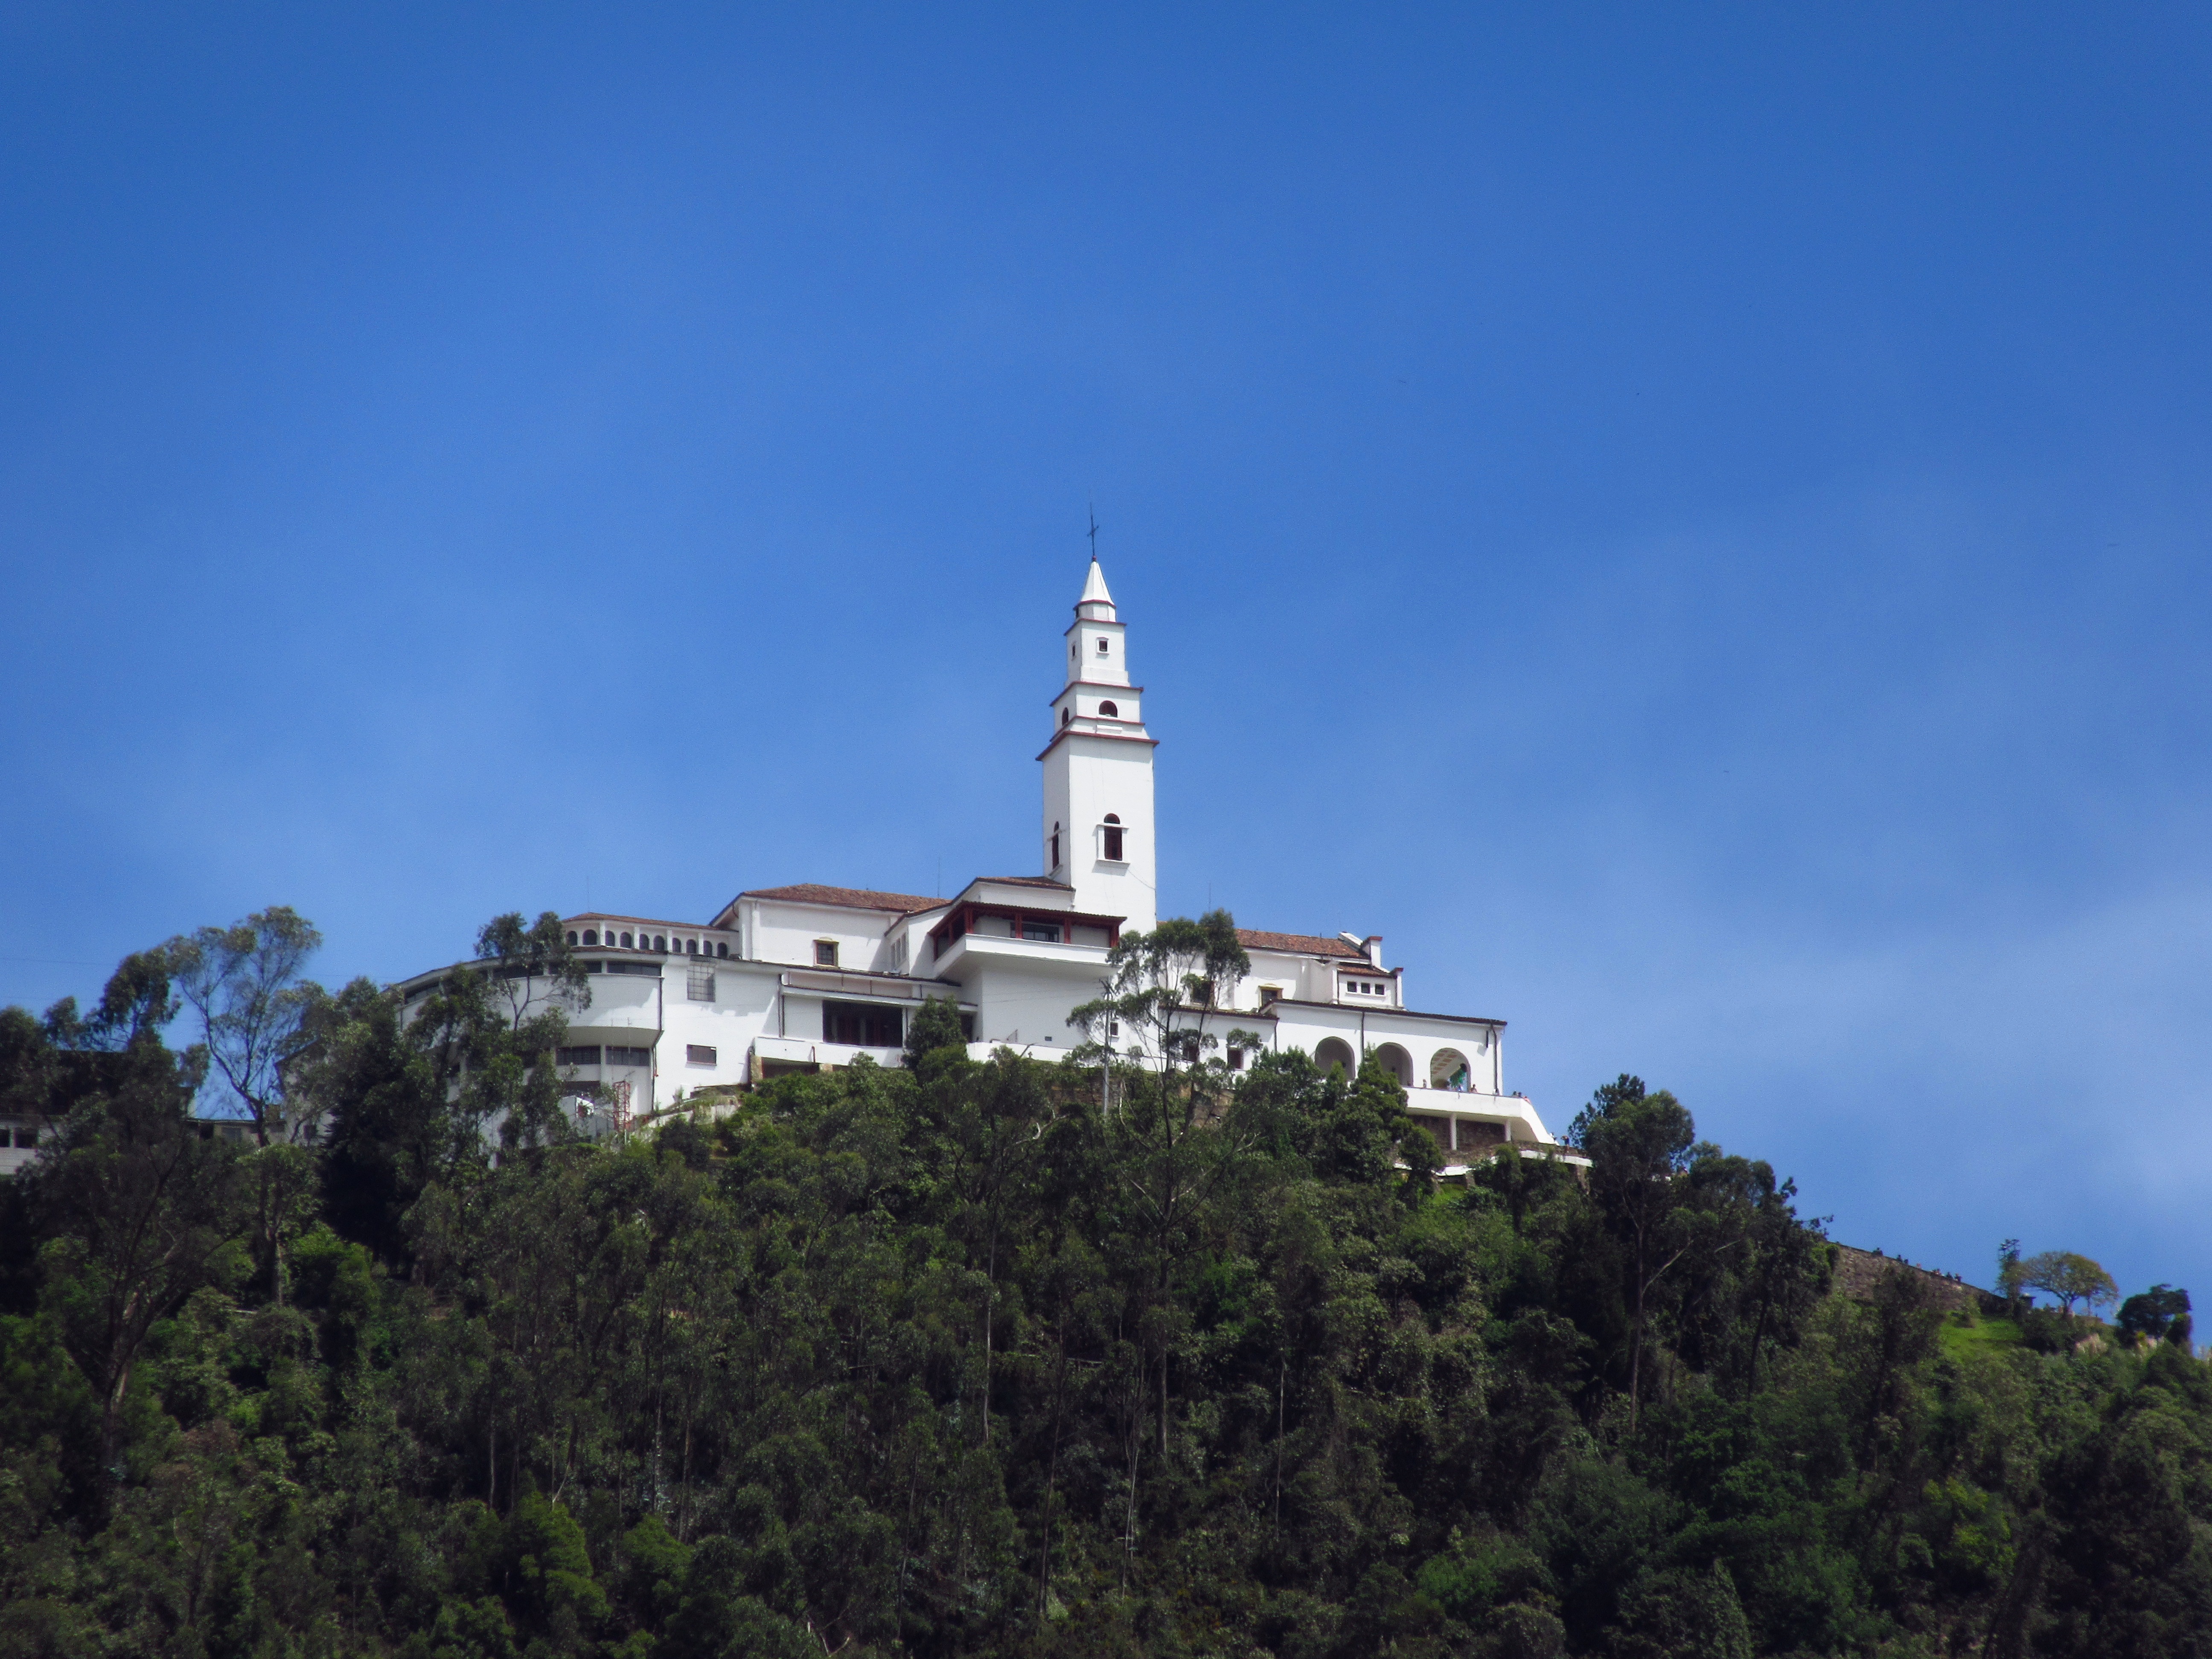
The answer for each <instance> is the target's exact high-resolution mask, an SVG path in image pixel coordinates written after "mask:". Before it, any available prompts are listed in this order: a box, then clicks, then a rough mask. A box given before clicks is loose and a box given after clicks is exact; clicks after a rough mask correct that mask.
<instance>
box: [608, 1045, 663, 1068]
mask: <svg viewBox="0 0 2212 1659" xmlns="http://www.w3.org/2000/svg"><path fill="white" fill-rule="evenodd" d="M607 1064H608V1065H610V1066H650V1065H652V1064H653V1050H652V1049H650V1048H615V1047H613V1046H611V1045H610V1046H609V1048H608V1049H607Z"/></svg>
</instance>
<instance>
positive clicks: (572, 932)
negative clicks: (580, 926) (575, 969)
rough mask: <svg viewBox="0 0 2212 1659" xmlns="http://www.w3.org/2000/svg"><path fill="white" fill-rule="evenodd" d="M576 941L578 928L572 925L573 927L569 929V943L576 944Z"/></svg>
mask: <svg viewBox="0 0 2212 1659" xmlns="http://www.w3.org/2000/svg"><path fill="white" fill-rule="evenodd" d="M575 942H576V930H575V929H574V928H573V927H571V928H570V929H569V930H568V943H569V944H571V945H574V943H575Z"/></svg>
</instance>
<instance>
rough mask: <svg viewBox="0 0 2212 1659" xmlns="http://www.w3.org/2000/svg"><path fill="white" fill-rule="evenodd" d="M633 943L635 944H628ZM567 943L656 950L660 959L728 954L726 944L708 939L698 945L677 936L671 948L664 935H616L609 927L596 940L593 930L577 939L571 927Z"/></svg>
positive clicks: (620, 948)
mask: <svg viewBox="0 0 2212 1659" xmlns="http://www.w3.org/2000/svg"><path fill="white" fill-rule="evenodd" d="M633 940H635V943H632V941H633ZM568 943H569V944H571V945H586V946H601V945H613V946H614V947H615V948H616V949H617V950H622V951H659V952H660V953H661V954H662V955H664V956H685V957H700V956H706V957H726V956H728V955H729V954H730V947H729V945H728V944H727V943H726V942H719V941H717V940H714V939H708V941H707V942H706V943H705V944H704V945H701V943H700V942H699V941H698V940H697V939H685V938H684V937H683V936H682V935H680V934H679V935H678V936H677V937H676V940H675V943H674V944H673V945H671V944H670V942H669V935H667V934H665V933H623V934H620V935H617V933H616V932H615V930H614V929H613V928H611V927H610V928H608V929H607V934H606V937H605V939H601V938H600V937H599V929H598V928H596V927H586V928H585V929H584V930H583V933H582V937H581V938H579V937H578V936H577V930H576V929H575V928H574V927H571V928H570V929H569V930H568Z"/></svg>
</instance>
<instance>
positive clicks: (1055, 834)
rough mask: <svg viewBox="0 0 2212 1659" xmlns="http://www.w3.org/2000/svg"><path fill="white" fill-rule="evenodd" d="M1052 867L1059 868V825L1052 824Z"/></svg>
mask: <svg viewBox="0 0 2212 1659" xmlns="http://www.w3.org/2000/svg"><path fill="white" fill-rule="evenodd" d="M1052 868H1053V869H1054V870H1057V869H1059V868H1060V826H1059V825H1058V824H1056V823H1055V824H1054V825H1053V826H1052Z"/></svg>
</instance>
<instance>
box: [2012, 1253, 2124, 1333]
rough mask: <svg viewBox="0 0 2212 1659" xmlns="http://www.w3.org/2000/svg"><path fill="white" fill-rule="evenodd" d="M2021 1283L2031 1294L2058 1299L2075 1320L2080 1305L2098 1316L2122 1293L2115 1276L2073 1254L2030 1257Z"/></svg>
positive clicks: (2024, 1267)
mask: <svg viewBox="0 0 2212 1659" xmlns="http://www.w3.org/2000/svg"><path fill="white" fill-rule="evenodd" d="M2020 1282H2021V1284H2022V1285H2026V1286H2027V1288H2028V1289H2029V1290H2031V1291H2042V1292H2043V1293H2044V1294H2045V1296H2050V1297H2057V1299H2058V1302H2059V1304H2060V1306H2062V1307H2063V1309H2064V1310H2065V1312H2066V1316H2067V1317H2068V1318H2069V1319H2071V1318H2072V1317H2073V1316H2074V1304H2075V1303H2076V1302H2080V1303H2082V1304H2086V1305H2087V1308H2088V1309H2089V1310H2091V1311H2092V1312H2093V1311H2095V1310H2097V1309H2099V1308H2100V1307H2102V1306H2104V1305H2105V1304H2106V1303H2108V1302H2111V1301H2112V1300H2113V1299H2114V1298H2115V1297H2118V1295H2119V1293H2120V1287H2119V1286H2118V1285H2115V1284H2114V1283H2113V1282H2112V1274H2110V1273H2106V1271H2105V1270H2104V1269H2103V1268H2102V1267H2099V1266H2098V1265H2097V1264H2096V1263H2095V1262H2093V1261H2090V1260H2089V1258H2088V1257H2087V1256H2086V1255H2075V1254H2074V1252H2073V1251H2071V1250H2045V1251H2044V1252H2043V1253H2042V1254H2041V1255H2032V1256H2030V1257H2028V1259H2027V1261H2023V1262H2021V1264H2020Z"/></svg>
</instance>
